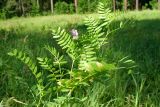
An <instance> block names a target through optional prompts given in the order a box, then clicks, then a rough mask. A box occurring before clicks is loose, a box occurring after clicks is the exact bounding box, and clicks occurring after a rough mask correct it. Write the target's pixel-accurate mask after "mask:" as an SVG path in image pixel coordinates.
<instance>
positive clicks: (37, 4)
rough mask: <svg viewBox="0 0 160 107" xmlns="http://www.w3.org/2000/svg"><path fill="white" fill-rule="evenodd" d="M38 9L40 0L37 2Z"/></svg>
mask: <svg viewBox="0 0 160 107" xmlns="http://www.w3.org/2000/svg"><path fill="white" fill-rule="evenodd" d="M37 7H38V8H39V0H37Z"/></svg>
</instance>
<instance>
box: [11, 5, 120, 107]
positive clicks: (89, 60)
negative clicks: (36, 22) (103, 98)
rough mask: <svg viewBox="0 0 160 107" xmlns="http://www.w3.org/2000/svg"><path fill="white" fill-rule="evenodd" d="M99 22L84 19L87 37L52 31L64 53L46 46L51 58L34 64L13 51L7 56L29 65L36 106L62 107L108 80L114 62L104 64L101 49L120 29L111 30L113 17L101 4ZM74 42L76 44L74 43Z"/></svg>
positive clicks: (72, 31)
mask: <svg viewBox="0 0 160 107" xmlns="http://www.w3.org/2000/svg"><path fill="white" fill-rule="evenodd" d="M98 13H99V17H98V19H94V18H93V17H87V18H86V19H85V25H86V26H87V31H88V33H87V35H85V34H84V35H79V34H78V31H77V30H76V29H72V30H71V32H70V33H71V35H70V34H69V33H68V32H66V31H65V30H64V29H61V28H58V29H57V30H52V35H53V38H54V39H55V40H56V42H57V44H58V45H59V46H60V47H61V49H62V50H63V54H61V52H59V51H58V50H57V49H56V48H54V47H51V46H45V49H46V50H47V51H49V53H50V54H51V55H52V56H53V57H52V58H48V57H45V58H42V57H38V58H37V62H38V64H37V63H36V62H34V61H33V60H32V59H31V58H30V57H28V55H27V54H26V53H23V52H22V51H17V50H16V49H14V50H13V51H11V52H9V53H8V55H10V56H15V57H16V58H17V59H20V60H21V61H22V62H24V63H25V64H27V65H28V67H29V69H30V70H31V72H32V74H33V75H34V77H35V80H36V84H35V86H33V88H32V91H33V94H34V96H35V97H34V98H35V104H36V105H37V106H42V105H46V106H51V105H54V104H60V105H62V104H64V103H65V102H68V101H71V100H78V102H82V101H83V100H82V99H78V98H75V97H74V93H76V91H77V90H81V89H82V90H81V92H80V93H83V92H84V93H85V88H86V87H89V86H90V85H92V83H93V82H94V81H98V80H99V79H101V78H110V72H111V71H114V70H117V67H116V64H115V63H106V62H105V60H102V59H101V58H100V55H99V53H101V48H102V46H104V45H105V44H106V43H107V42H108V36H109V35H110V34H111V33H112V32H114V31H116V30H117V29H119V28H120V27H118V28H117V29H113V30H112V29H111V28H110V26H111V24H112V22H113V19H114V16H113V14H111V13H110V10H109V9H105V8H104V4H102V3H99V5H98ZM75 40H76V41H75Z"/></svg>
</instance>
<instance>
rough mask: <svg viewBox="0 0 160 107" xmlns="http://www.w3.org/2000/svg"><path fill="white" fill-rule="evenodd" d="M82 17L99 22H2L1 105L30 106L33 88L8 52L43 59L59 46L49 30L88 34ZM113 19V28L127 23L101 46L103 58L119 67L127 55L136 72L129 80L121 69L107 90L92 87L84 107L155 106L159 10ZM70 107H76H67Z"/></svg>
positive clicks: (159, 90)
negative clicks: (54, 47)
mask: <svg viewBox="0 0 160 107" xmlns="http://www.w3.org/2000/svg"><path fill="white" fill-rule="evenodd" d="M112 14H115V13H112ZM86 16H93V17H95V18H97V14H90V15H87V14H86V15H80V14H77V15H55V16H54V15H53V16H42V17H40V16H39V17H29V18H14V19H8V20H0V101H2V103H3V104H5V105H7V106H11V107H12V106H13V107H14V106H18V107H19V106H20V107H21V106H24V105H23V104H21V103H20V102H18V101H15V100H14V99H17V100H19V101H21V102H24V103H26V104H30V103H33V99H32V98H33V96H32V94H31V93H30V89H29V87H31V86H32V85H33V84H35V83H34V81H33V80H34V78H33V76H32V75H31V74H30V72H29V69H28V68H27V67H26V66H25V65H24V64H23V63H21V62H20V61H17V60H15V58H12V57H10V56H8V55H7V53H8V52H10V51H11V50H12V49H18V50H22V51H24V52H26V53H28V54H29V56H30V57H31V58H33V59H34V60H35V57H37V56H46V55H48V53H47V52H46V51H44V50H45V49H44V45H50V46H57V44H56V43H55V41H54V40H53V38H52V36H53V35H52V34H51V29H56V28H58V27H62V28H64V29H66V30H67V31H68V32H69V31H70V30H71V29H72V28H76V29H77V30H78V32H79V34H80V35H82V34H86V31H87V30H86V26H85V25H84V23H83V20H84V18H85V17H86ZM115 19H116V20H115V23H114V24H115V26H117V24H118V23H119V22H120V21H123V22H124V23H125V24H124V27H123V28H122V29H120V30H118V31H117V32H115V33H112V34H111V35H110V36H109V43H108V44H107V45H106V46H105V47H103V48H105V52H104V55H103V59H105V61H106V62H111V63H112V62H116V63H118V61H119V60H120V59H122V58H124V57H126V56H128V58H129V59H132V60H133V61H135V64H136V67H135V68H134V69H132V73H133V74H132V75H130V74H128V71H126V70H124V71H123V70H122V71H120V72H117V73H115V75H114V77H113V78H112V79H111V80H110V81H107V82H106V84H105V85H101V84H96V83H95V84H94V85H92V86H91V87H89V88H88V91H87V92H86V96H88V99H87V100H85V102H84V105H85V106H84V107H107V106H108V107H159V106H160V103H159V101H160V98H159V96H160V85H159V83H160V61H159V59H160V11H149V10H146V11H139V12H138V11H137V12H136V11H134V12H124V13H122V12H119V13H116V14H115ZM99 93H101V94H102V95H100V94H99ZM12 97H14V99H13V98H12ZM0 105H1V103H0ZM72 106H73V107H78V106H79V104H77V105H76V104H75V105H74V104H73V105H72V104H70V105H67V107H72ZM29 107H32V105H30V106H29ZM82 107H83V106H82Z"/></svg>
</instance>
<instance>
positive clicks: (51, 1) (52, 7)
mask: <svg viewBox="0 0 160 107" xmlns="http://www.w3.org/2000/svg"><path fill="white" fill-rule="evenodd" d="M51 12H52V13H53V0H51Z"/></svg>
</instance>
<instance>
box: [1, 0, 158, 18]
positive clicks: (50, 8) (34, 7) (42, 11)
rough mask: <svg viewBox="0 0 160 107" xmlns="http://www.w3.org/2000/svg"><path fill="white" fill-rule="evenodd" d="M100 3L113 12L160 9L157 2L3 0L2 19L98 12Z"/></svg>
mask: <svg viewBox="0 0 160 107" xmlns="http://www.w3.org/2000/svg"><path fill="white" fill-rule="evenodd" d="M98 2H102V3H104V4H105V6H106V7H107V8H110V9H111V10H126V9H128V10H135V9H137V10H138V9H158V6H159V5H158V4H159V1H157V0H1V1H0V18H1V19H6V18H11V17H20V16H25V17H26V16H39V15H48V14H51V13H52V14H62V13H63V14H64V13H65V14H73V13H91V12H96V6H97V4H98Z"/></svg>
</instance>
